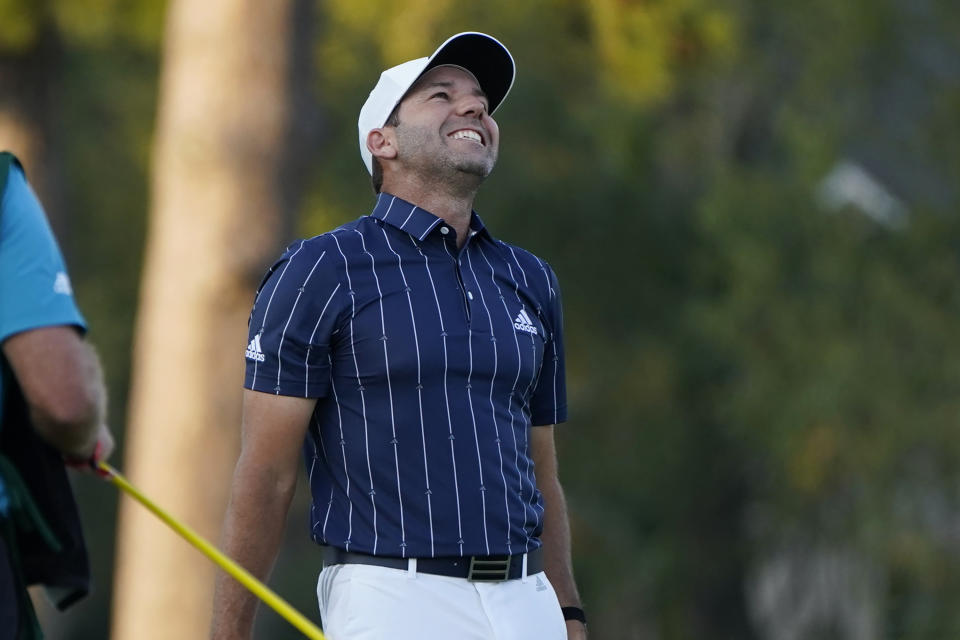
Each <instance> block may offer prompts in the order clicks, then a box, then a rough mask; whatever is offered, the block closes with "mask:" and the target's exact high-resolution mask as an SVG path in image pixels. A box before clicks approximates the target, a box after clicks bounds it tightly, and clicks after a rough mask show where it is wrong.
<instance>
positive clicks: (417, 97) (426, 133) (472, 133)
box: [397, 66, 500, 177]
mask: <svg viewBox="0 0 960 640" xmlns="http://www.w3.org/2000/svg"><path fill="white" fill-rule="evenodd" d="M487 108H488V101H487V97H486V95H485V94H484V93H483V91H482V90H481V89H480V86H479V84H477V81H476V79H475V78H474V77H473V75H472V74H470V73H468V72H467V71H465V70H463V69H461V68H459V67H450V66H442V67H437V68H435V69H431V70H430V71H429V72H427V74H426V75H424V77H423V78H421V79H420V81H419V82H418V83H417V84H416V85H415V86H414V88H413V90H412V91H411V92H410V93H409V94H408V95H407V97H406V98H405V99H404V101H403V103H402V104H401V105H400V112H399V119H400V125H399V126H398V127H397V142H398V144H397V147H398V158H399V159H400V160H401V161H402V162H404V163H406V162H408V161H409V162H410V163H412V164H426V165H430V166H433V167H439V166H444V167H448V168H453V169H455V170H458V171H463V172H466V173H471V174H474V175H478V176H480V177H486V176H487V175H488V174H489V173H490V171H491V170H492V169H493V165H494V164H495V163H496V160H497V150H498V148H499V145H500V130H499V128H498V127H497V123H496V122H495V121H494V119H493V118H491V117H490V114H489V113H487Z"/></svg>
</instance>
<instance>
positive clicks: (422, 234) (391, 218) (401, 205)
mask: <svg viewBox="0 0 960 640" xmlns="http://www.w3.org/2000/svg"><path fill="white" fill-rule="evenodd" d="M370 215H371V216H373V217H374V218H377V219H379V220H383V221H384V222H386V223H389V224H391V225H393V226H394V227H396V228H398V229H400V230H401V231H405V232H407V233H409V234H410V235H412V236H413V237H415V238H416V239H417V240H420V241H423V240H425V239H426V237H427V236H428V235H430V232H431V231H433V230H434V229H436V228H437V227H438V226H440V225H441V224H442V223H443V220H442V219H440V218H438V217H437V216H435V215H433V214H432V213H430V212H429V211H427V210H426V209H421V208H420V207H418V206H416V205H415V204H411V203H409V202H407V201H406V200H404V199H403V198H399V197H397V196H395V195H393V194H390V193H386V192H381V193H380V195H379V196H378V197H377V206H375V207H374V208H373V212H372V213H371V214H370ZM470 231H471V232H475V233H476V234H482V235H490V234H489V232H488V231H487V228H486V226H485V225H484V224H483V220H481V219H480V216H479V215H477V212H476V211H473V212H472V213H471V216H470ZM471 235H474V234H473V233H471Z"/></svg>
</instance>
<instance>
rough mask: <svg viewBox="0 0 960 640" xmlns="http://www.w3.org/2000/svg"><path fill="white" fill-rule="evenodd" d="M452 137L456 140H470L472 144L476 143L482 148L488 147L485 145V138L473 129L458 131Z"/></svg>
mask: <svg viewBox="0 0 960 640" xmlns="http://www.w3.org/2000/svg"><path fill="white" fill-rule="evenodd" d="M450 137H451V138H453V139H454V140H470V141H471V142H476V143H477V144H479V145H481V146H486V145H485V144H484V143H483V136H481V135H480V134H479V133H477V132H476V131H474V130H473V129H458V130H457V131H454V132H453V133H451V134H450Z"/></svg>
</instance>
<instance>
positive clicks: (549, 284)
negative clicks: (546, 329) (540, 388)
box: [534, 256, 559, 424]
mask: <svg viewBox="0 0 960 640" xmlns="http://www.w3.org/2000/svg"><path fill="white" fill-rule="evenodd" d="M534 258H536V260H537V263H538V264H539V265H540V269H541V270H542V271H543V277H544V278H546V280H547V288H548V289H550V300H551V301H553V300H555V299H556V297H557V292H556V291H554V290H553V283H552V282H550V274H549V273H547V266H546V265H545V264H543V260H541V259H540V258H537V257H536V256H534ZM544 337H549V338H550V347H551V349H550V350H551V352H552V353H553V360H552V361H551V362H552V363H553V423H554V424H556V423H557V412H558V410H559V407H558V406H557V374H558V371H557V369H558V365H557V346H556V343H554V341H553V331H551V332H550V336H544Z"/></svg>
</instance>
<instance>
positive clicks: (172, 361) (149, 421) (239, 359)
mask: <svg viewBox="0 0 960 640" xmlns="http://www.w3.org/2000/svg"><path fill="white" fill-rule="evenodd" d="M307 7H309V2H308V1H306V0H282V1H281V0H274V1H272V2H253V1H251V0H242V1H239V2H238V1H236V0H207V1H206V2H192V1H190V0H172V1H171V2H170V5H169V9H168V11H169V13H168V16H167V24H166V34H165V41H164V51H163V70H162V74H161V87H160V98H159V100H160V104H159V109H158V124H157V132H156V140H155V147H154V155H153V178H152V202H151V218H150V225H149V229H148V238H147V249H146V257H145V265H144V274H143V282H142V288H141V295H140V307H139V311H138V319H137V327H136V337H135V347H134V363H133V386H132V389H131V399H130V409H129V422H128V431H127V437H126V446H125V452H124V453H125V455H124V467H125V469H126V471H127V473H128V475H129V477H130V479H131V481H132V482H133V483H134V484H135V485H137V486H138V487H139V488H140V489H142V490H143V492H144V493H145V494H146V495H148V496H150V497H151V498H152V499H154V500H155V501H156V502H157V503H159V504H160V505H161V506H163V507H164V508H166V509H167V510H168V511H170V512H171V513H172V514H173V515H174V516H175V517H176V518H178V519H180V520H181V521H183V522H185V523H187V524H189V525H190V526H192V527H193V528H195V529H196V530H197V531H198V532H199V533H200V534H201V535H203V536H204V537H206V538H208V539H209V540H211V541H213V542H214V543H216V542H217V541H218V540H219V533H220V526H221V522H222V518H223V513H224V509H225V506H226V500H227V493H228V487H229V483H230V478H231V474H232V470H233V465H234V463H235V461H236V458H237V452H238V449H239V447H238V444H239V424H240V395H241V383H242V376H243V366H244V356H243V352H244V347H245V346H246V339H245V338H246V327H247V315H248V313H249V311H250V305H251V303H252V301H253V293H254V288H255V286H256V284H257V283H258V282H259V279H260V277H261V275H262V272H263V270H264V269H265V267H266V266H267V265H268V264H269V261H270V260H271V259H272V258H273V257H274V256H276V255H277V253H278V251H279V250H280V249H281V247H282V245H283V244H284V243H285V242H287V241H289V239H290V238H289V237H288V236H289V229H290V228H291V223H290V221H291V219H292V215H291V210H292V208H293V205H294V202H295V200H296V198H295V197H294V196H296V195H298V194H299V183H300V180H299V177H300V175H299V174H300V172H298V171H296V170H295V169H296V168H297V167H298V166H299V167H302V166H303V164H304V163H303V161H304V158H305V155H304V154H303V153H302V151H303V149H305V148H307V147H308V146H309V141H310V139H311V138H312V137H314V136H312V135H311V134H312V133H314V130H313V128H311V127H309V126H308V127H307V129H308V130H307V131H303V123H304V122H307V123H309V122H310V120H309V119H307V120H306V121H304V120H302V119H301V115H302V114H301V113H299V111H300V110H301V109H306V108H309V104H308V101H307V100H304V98H303V94H304V92H305V91H306V89H305V87H309V86H310V78H309V77H300V76H307V75H308V73H307V72H308V70H309V67H310V65H309V64H308V63H306V61H305V59H302V58H301V59H298V57H301V56H303V55H304V53H305V52H307V51H309V47H307V46H305V43H307V42H309V33H308V32H309V28H308V27H307V25H309V20H308V18H309V16H308V15H305V13H309V9H308V8H307ZM314 112H315V110H314ZM291 140H297V141H299V143H300V144H299V145H292V144H290V142H291ZM298 160H299V162H298ZM118 547H119V548H118V557H117V570H116V577H115V589H114V594H115V595H114V613H113V630H112V633H113V637H114V638H137V639H138V640H150V639H152V638H157V639H161V638H162V639H167V638H201V637H205V636H206V634H207V633H208V626H209V619H210V610H211V602H212V590H213V576H214V565H213V564H212V563H211V562H210V561H208V560H207V559H205V558H204V557H203V556H202V555H201V554H200V553H199V552H198V551H197V550H195V549H194V548H193V547H191V546H189V545H188V543H187V542H186V541H185V540H183V539H181V538H180V537H179V536H177V535H176V534H175V533H174V532H173V531H171V530H170V529H168V528H167V527H166V526H165V525H163V524H162V523H161V522H160V521H159V520H158V519H156V518H155V517H154V516H152V515H150V514H149V513H148V512H147V511H146V510H145V509H144V508H143V507H141V506H140V505H138V504H135V503H133V502H132V501H130V500H124V501H123V503H122V505H121V512H120V525H119V545H118Z"/></svg>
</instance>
